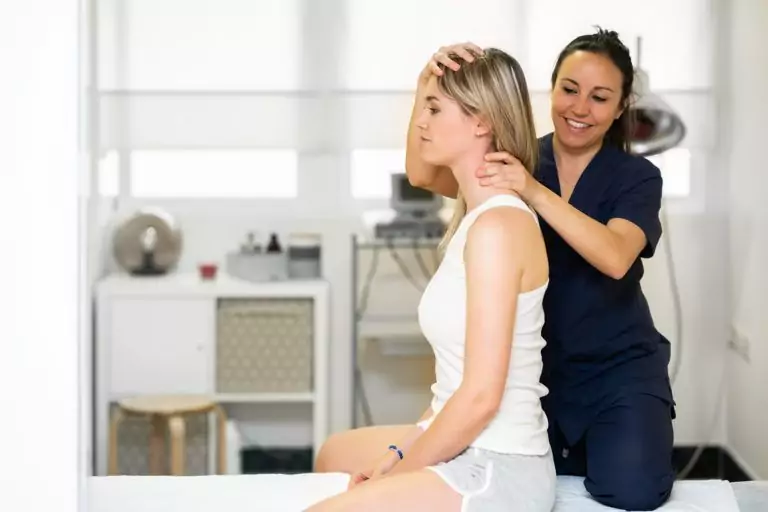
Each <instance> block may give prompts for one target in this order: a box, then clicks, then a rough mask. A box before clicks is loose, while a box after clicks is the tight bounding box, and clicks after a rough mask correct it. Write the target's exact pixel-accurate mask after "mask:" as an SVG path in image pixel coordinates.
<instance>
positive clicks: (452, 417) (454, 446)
mask: <svg viewBox="0 0 768 512" xmlns="http://www.w3.org/2000/svg"><path fill="white" fill-rule="evenodd" d="M497 406H498V402H497V401H495V400H492V399H491V398H490V397H489V395H488V394H487V393H485V392H470V391H468V390H466V391H462V390H461V389H459V390H458V391H457V392H456V393H455V394H454V395H453V397H451V398H450V400H448V402H447V403H446V404H445V407H444V408H443V409H442V410H441V411H440V414H438V415H437V417H435V420H434V421H433V422H432V424H431V426H430V427H429V429H427V430H426V432H424V433H423V434H422V435H420V436H419V437H418V439H417V440H416V441H415V442H414V443H413V445H412V446H411V447H410V448H409V449H408V450H403V451H404V458H403V460H401V461H399V462H398V463H397V465H396V466H395V467H394V468H393V469H392V470H391V471H390V472H389V473H388V475H390V476H391V475H395V474H398V473H405V472H408V471H414V470H418V469H422V468H424V467H427V466H432V465H435V464H438V463H440V462H444V461H447V460H450V459H452V458H453V457H455V456H457V455H458V454H459V453H461V452H462V451H464V450H465V449H466V448H467V446H469V444H470V443H471V442H472V441H474V440H475V439H476V438H477V436H478V435H479V434H480V433H481V432H482V431H483V429H484V428H485V427H486V426H487V425H488V423H489V422H490V421H491V419H492V418H493V416H494V415H495V414H496V411H497Z"/></svg>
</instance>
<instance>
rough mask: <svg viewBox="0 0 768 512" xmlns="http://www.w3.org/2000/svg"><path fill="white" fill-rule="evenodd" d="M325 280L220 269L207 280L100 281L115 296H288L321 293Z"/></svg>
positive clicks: (189, 276)
mask: <svg viewBox="0 0 768 512" xmlns="http://www.w3.org/2000/svg"><path fill="white" fill-rule="evenodd" d="M327 288H328V282H327V281H325V280H321V279H318V280H307V281H303V280H293V279H288V280H285V281H269V282H263V283H255V282H251V281H246V280H244V279H238V278H235V277H232V276H229V275H227V274H226V273H225V272H223V270H222V269H219V275H218V276H217V277H216V279H211V280H203V279H201V278H200V277H199V276H198V275H197V274H195V273H172V274H168V275H164V276H145V277H135V276H131V275H128V274H114V275H110V276H108V277H106V278H104V279H103V280H102V281H100V282H99V285H98V292H97V293H98V294H99V295H109V296H111V297H131V296H133V297H137V298H148V297H160V296H162V297H183V298H204V297H212V298H216V297H226V298H235V297H242V298H258V297H265V298H288V297H307V296H320V295H322V294H323V293H325V292H326V290H327Z"/></svg>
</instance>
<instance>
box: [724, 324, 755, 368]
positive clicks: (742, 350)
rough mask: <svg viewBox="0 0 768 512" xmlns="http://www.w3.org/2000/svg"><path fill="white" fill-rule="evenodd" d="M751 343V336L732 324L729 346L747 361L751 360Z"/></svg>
mask: <svg viewBox="0 0 768 512" xmlns="http://www.w3.org/2000/svg"><path fill="white" fill-rule="evenodd" d="M749 344H750V343H749V337H748V336H747V335H746V334H744V333H743V332H742V331H741V330H740V329H739V328H738V327H735V326H732V327H731V336H730V339H729V340H728V348H730V349H731V350H733V351H734V352H735V353H737V354H738V355H739V356H740V357H741V358H742V359H743V360H744V361H746V362H750V358H749V348H750V347H749Z"/></svg>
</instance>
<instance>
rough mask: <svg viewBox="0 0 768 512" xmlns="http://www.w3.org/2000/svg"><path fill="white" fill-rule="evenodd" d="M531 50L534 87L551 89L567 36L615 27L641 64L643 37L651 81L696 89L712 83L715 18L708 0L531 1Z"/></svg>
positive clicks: (643, 62) (643, 61)
mask: <svg viewBox="0 0 768 512" xmlns="http://www.w3.org/2000/svg"><path fill="white" fill-rule="evenodd" d="M526 3H527V11H528V16H529V19H528V27H529V29H528V31H527V48H528V53H527V56H526V59H525V62H524V63H523V67H524V69H525V71H526V74H527V76H528V80H529V83H530V84H531V87H532V88H535V89H544V90H549V88H550V76H551V74H552V69H553V67H554V65H555V62H556V61H557V56H558V54H559V53H560V51H561V50H562V49H563V48H564V47H565V45H566V44H568V42H570V41H571V40H572V39H573V38H575V37H577V36H579V35H581V34H591V33H594V32H595V30H596V28H595V26H600V27H602V28H604V29H608V30H615V31H616V32H618V33H619V37H621V39H622V41H624V44H626V45H627V47H628V48H629V49H630V51H631V54H632V58H633V61H634V63H635V65H637V60H636V59H637V53H636V46H637V41H636V38H637V37H638V36H641V37H642V53H641V63H640V64H641V66H642V67H643V68H644V69H645V70H646V71H648V73H649V75H650V81H651V87H653V88H658V89H691V88H704V87H709V86H710V85H711V77H710V71H711V65H710V61H711V59H712V51H713V50H712V47H711V45H712V41H714V38H713V37H712V21H711V18H710V11H711V9H710V6H709V3H710V2H708V1H701V0H674V1H669V0H648V1H646V2H642V3H628V2H617V1H616V0H584V1H582V2H567V1H564V0H536V1H531V0H529V1H527V2H526Z"/></svg>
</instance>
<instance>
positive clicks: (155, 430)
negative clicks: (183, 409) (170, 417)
mask: <svg viewBox="0 0 768 512" xmlns="http://www.w3.org/2000/svg"><path fill="white" fill-rule="evenodd" d="M150 421H151V422H152V434H150V438H149V474H151V475H163V474H165V465H166V461H165V453H166V450H165V419H164V418H163V417H162V416H160V415H158V414H153V415H152V416H151V417H150Z"/></svg>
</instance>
